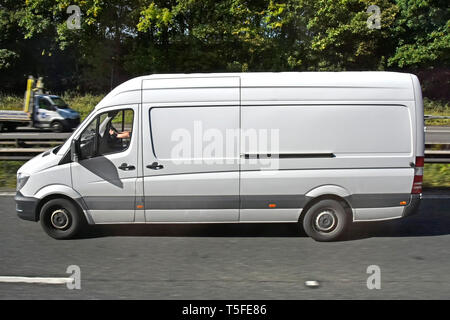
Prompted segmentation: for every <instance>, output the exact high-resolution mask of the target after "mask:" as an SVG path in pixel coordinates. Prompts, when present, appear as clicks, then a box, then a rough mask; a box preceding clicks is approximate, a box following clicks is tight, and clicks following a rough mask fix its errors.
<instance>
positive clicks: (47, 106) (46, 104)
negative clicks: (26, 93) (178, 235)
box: [39, 98, 53, 111]
mask: <svg viewBox="0 0 450 320" xmlns="http://www.w3.org/2000/svg"><path fill="white" fill-rule="evenodd" d="M39 109H43V110H49V111H52V110H53V106H52V104H51V103H50V101H48V100H47V99H46V98H39Z"/></svg>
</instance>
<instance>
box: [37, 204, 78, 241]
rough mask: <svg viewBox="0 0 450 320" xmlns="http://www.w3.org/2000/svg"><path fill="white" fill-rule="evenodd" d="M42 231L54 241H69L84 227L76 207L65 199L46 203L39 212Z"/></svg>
mask: <svg viewBox="0 0 450 320" xmlns="http://www.w3.org/2000/svg"><path fill="white" fill-rule="evenodd" d="M40 221H41V225H42V228H43V229H44V231H45V232H46V233H47V234H48V235H49V236H50V237H52V238H55V239H70V238H73V237H74V236H75V235H77V234H78V233H79V232H80V231H81V229H82V228H83V227H84V225H85V220H84V217H83V215H82V214H81V212H80V210H79V209H78V207H77V206H76V205H75V204H73V203H72V202H71V201H69V200H67V199H53V200H50V201H48V202H46V203H45V204H44V205H43V206H42V208H41V212H40Z"/></svg>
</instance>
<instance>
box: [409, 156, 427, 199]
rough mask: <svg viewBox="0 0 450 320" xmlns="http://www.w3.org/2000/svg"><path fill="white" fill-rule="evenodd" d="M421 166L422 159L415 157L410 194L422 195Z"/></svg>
mask: <svg viewBox="0 0 450 320" xmlns="http://www.w3.org/2000/svg"><path fill="white" fill-rule="evenodd" d="M423 164H424V157H416V164H415V167H414V181H413V185H412V189H411V193H412V194H419V193H422V182H423Z"/></svg>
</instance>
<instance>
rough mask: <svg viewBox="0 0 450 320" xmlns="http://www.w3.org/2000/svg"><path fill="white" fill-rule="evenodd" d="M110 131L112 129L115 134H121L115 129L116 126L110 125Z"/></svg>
mask: <svg viewBox="0 0 450 320" xmlns="http://www.w3.org/2000/svg"><path fill="white" fill-rule="evenodd" d="M109 129H111V130H112V131H114V133H116V134H118V133H119V131H118V130H117V129H116V128H114V126H113V125H112V124H111V125H110V127H109Z"/></svg>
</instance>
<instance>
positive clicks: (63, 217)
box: [50, 209, 69, 229]
mask: <svg viewBox="0 0 450 320" xmlns="http://www.w3.org/2000/svg"><path fill="white" fill-rule="evenodd" d="M50 222H51V223H52V226H53V227H55V228H56V229H64V228H66V227H67V226H68V225H69V216H68V214H67V213H66V211H65V210H64V209H58V210H55V211H53V213H52V215H51V217H50Z"/></svg>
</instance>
